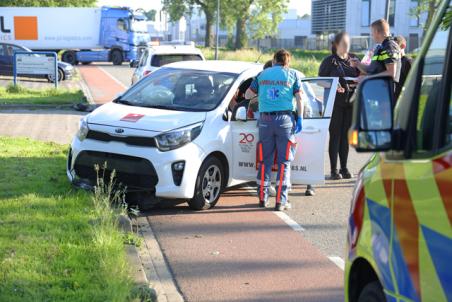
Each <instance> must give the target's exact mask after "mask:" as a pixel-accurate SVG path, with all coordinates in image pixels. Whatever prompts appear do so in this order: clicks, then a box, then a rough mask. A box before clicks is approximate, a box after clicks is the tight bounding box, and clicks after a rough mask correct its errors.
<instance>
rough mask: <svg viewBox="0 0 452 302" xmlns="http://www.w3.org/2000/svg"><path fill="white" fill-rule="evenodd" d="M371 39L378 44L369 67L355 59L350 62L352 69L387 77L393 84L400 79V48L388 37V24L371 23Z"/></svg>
mask: <svg viewBox="0 0 452 302" xmlns="http://www.w3.org/2000/svg"><path fill="white" fill-rule="evenodd" d="M371 29H372V38H373V39H374V41H375V43H377V44H379V45H378V46H377V47H376V49H375V51H374V55H373V57H372V61H371V63H370V65H365V64H363V63H361V62H360V61H359V59H357V58H355V59H353V60H352V61H351V65H352V67H358V68H359V70H360V71H361V73H362V74H364V75H366V74H367V75H389V76H391V77H392V78H393V80H394V83H396V84H397V83H398V82H399V79H400V69H401V65H402V64H401V61H400V59H401V56H400V47H399V45H398V44H397V43H396V42H395V41H394V39H393V38H392V37H391V36H390V33H389V23H388V21H386V20H385V19H379V20H377V21H375V22H373V23H372V25H371Z"/></svg>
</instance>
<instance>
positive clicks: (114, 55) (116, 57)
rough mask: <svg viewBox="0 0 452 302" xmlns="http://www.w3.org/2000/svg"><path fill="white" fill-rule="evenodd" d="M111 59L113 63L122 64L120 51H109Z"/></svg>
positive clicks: (122, 59)
mask: <svg viewBox="0 0 452 302" xmlns="http://www.w3.org/2000/svg"><path fill="white" fill-rule="evenodd" d="M111 61H112V62H113V65H122V62H123V61H124V58H123V56H122V51H120V50H113V51H112V52H111Z"/></svg>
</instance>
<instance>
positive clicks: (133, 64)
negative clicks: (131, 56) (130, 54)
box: [129, 60, 138, 68]
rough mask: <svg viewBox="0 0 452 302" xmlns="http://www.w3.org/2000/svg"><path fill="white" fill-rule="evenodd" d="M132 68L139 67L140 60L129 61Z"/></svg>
mask: <svg viewBox="0 0 452 302" xmlns="http://www.w3.org/2000/svg"><path fill="white" fill-rule="evenodd" d="M129 66H130V68H137V67H138V60H131V61H130V63H129Z"/></svg>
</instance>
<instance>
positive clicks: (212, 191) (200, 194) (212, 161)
mask: <svg viewBox="0 0 452 302" xmlns="http://www.w3.org/2000/svg"><path fill="white" fill-rule="evenodd" d="M224 175H225V174H224V168H223V164H222V163H221V161H220V160H219V159H218V158H216V157H209V158H207V159H206V160H205V161H204V162H203V164H202V165H201V168H200V169H199V173H198V177H197V178H196V185H195V196H194V197H193V198H192V199H191V200H190V201H189V202H188V205H189V206H190V208H191V209H192V210H195V211H201V210H207V209H210V208H213V207H214V206H215V204H216V203H217V202H218V199H220V195H221V192H222V191H223V188H224V184H225V179H224Z"/></svg>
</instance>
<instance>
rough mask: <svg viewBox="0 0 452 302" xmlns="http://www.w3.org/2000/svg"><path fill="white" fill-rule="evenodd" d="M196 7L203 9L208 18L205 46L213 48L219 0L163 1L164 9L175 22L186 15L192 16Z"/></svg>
mask: <svg viewBox="0 0 452 302" xmlns="http://www.w3.org/2000/svg"><path fill="white" fill-rule="evenodd" d="M195 5H197V6H199V7H200V8H201V10H202V11H203V13H204V15H205V17H206V35H205V39H204V41H205V46H206V47H209V46H212V42H213V39H212V25H213V23H214V21H215V18H216V17H215V13H216V8H217V0H163V9H164V10H165V11H166V12H168V14H169V16H170V20H171V21H173V22H174V21H178V20H179V19H180V18H182V17H183V16H184V15H186V14H192V13H193V9H194V6H195Z"/></svg>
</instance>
